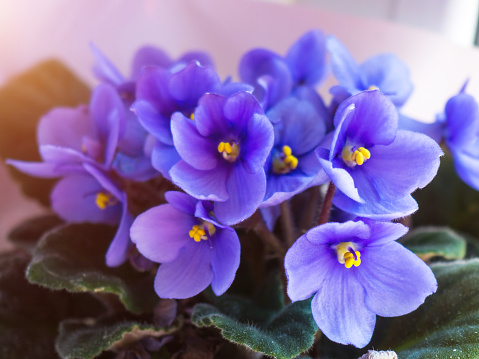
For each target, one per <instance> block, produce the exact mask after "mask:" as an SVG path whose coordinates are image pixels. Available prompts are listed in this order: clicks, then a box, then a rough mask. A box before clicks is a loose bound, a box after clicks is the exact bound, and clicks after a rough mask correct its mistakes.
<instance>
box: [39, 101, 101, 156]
mask: <svg viewBox="0 0 479 359" xmlns="http://www.w3.org/2000/svg"><path fill="white" fill-rule="evenodd" d="M94 135H95V132H94V129H93V127H92V124H91V121H90V118H89V115H88V107H86V106H79V107H77V108H75V109H72V108H61V107H59V108H55V109H53V110H51V111H50V112H48V113H47V114H46V115H45V116H43V117H42V118H41V119H40V122H39V124H38V131H37V140H38V144H39V145H40V146H42V145H54V146H60V147H67V148H71V149H74V150H77V151H79V152H81V151H82V144H83V138H84V137H85V136H89V137H94Z"/></svg>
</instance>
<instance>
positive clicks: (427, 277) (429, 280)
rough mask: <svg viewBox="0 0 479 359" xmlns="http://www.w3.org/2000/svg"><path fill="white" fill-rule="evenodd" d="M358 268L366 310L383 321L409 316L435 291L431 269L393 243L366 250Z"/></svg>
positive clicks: (434, 280) (435, 285)
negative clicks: (408, 314) (363, 290)
mask: <svg viewBox="0 0 479 359" xmlns="http://www.w3.org/2000/svg"><path fill="white" fill-rule="evenodd" d="M366 249H367V250H364V251H363V252H362V253H361V265H360V266H359V267H358V269H359V270H358V273H359V274H360V281H361V284H362V286H363V287H364V289H365V290H366V306H367V307H368V309H369V310H371V311H372V312H374V313H376V314H378V315H380V316H383V317H394V316H399V315H404V314H407V313H410V312H412V311H413V310H415V309H416V308H417V307H418V306H420V305H421V304H422V303H423V302H424V299H425V298H426V297H427V296H428V295H431V294H433V293H434V292H435V291H436V289H437V282H436V278H434V274H433V273H432V271H431V269H430V268H429V267H428V266H427V265H426V263H424V262H423V261H422V260H421V259H419V258H418V257H417V256H416V255H415V254H414V253H412V252H411V251H409V250H407V249H406V248H404V247H403V246H402V245H401V244H399V243H397V242H390V243H388V244H385V245H383V246H378V247H368V248H366Z"/></svg>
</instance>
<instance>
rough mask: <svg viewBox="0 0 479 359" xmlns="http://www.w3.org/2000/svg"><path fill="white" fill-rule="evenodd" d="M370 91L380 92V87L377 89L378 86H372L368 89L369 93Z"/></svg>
mask: <svg viewBox="0 0 479 359" xmlns="http://www.w3.org/2000/svg"><path fill="white" fill-rule="evenodd" d="M370 90H379V87H377V86H376V85H371V86H369V87H368V91H370Z"/></svg>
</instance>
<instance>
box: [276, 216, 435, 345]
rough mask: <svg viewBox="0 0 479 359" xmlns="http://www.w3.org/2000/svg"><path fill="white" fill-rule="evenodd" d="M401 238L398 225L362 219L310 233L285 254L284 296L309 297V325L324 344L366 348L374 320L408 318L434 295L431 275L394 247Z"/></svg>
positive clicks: (402, 231) (402, 230) (409, 254)
mask: <svg viewBox="0 0 479 359" xmlns="http://www.w3.org/2000/svg"><path fill="white" fill-rule="evenodd" d="M406 232H407V228H406V227H404V226H403V225H401V224H397V223H387V222H375V221H371V220H367V219H362V220H357V221H355V222H352V221H349V222H346V223H326V224H323V225H321V226H318V227H316V228H313V229H311V230H310V231H309V232H307V233H306V234H305V235H303V236H301V237H300V238H299V239H298V240H297V241H296V242H295V243H294V244H293V246H292V247H291V248H290V249H289V251H288V253H287V254H286V258H285V268H286V275H287V277H288V296H289V297H290V298H291V300H292V301H298V300H305V299H307V298H309V297H311V296H312V295H314V298H313V300H312V302H311V310H312V313H313V316H314V320H315V321H316V323H317V324H318V327H319V329H320V330H321V331H322V332H323V333H324V334H325V335H326V336H327V337H328V338H329V339H331V340H333V341H335V342H338V343H341V344H353V345H355V346H356V347H360V348H362V347H364V346H366V345H367V344H368V343H369V341H370V340H371V336H372V334H373V330H374V325H375V323H376V315H380V316H382V317H394V316H400V315H404V314H407V313H409V312H411V311H413V310H415V309H416V308H417V307H418V306H419V305H421V304H422V303H423V302H424V300H425V298H426V297H427V296H428V295H430V294H432V293H434V292H435V291H436V289H437V282H436V279H435V278H434V274H433V273H432V271H431V269H430V268H429V267H428V266H427V265H426V264H425V263H424V262H423V261H422V260H420V259H419V258H418V257H417V256H416V255H415V254H413V253H412V252H410V251H409V250H407V249H406V248H404V247H403V246H402V245H401V244H399V243H397V242H395V239H397V238H399V237H401V236H402V235H404V234H405V233H406Z"/></svg>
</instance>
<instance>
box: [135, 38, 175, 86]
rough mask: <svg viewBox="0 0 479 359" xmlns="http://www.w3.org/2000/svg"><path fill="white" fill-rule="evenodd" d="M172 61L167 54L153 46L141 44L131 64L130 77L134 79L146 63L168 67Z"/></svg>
mask: <svg viewBox="0 0 479 359" xmlns="http://www.w3.org/2000/svg"><path fill="white" fill-rule="evenodd" d="M171 64H172V61H171V59H170V57H169V56H168V54H167V53H166V52H164V51H163V50H161V49H159V48H157V47H154V46H143V47H141V48H140V49H138V51H137V52H136V53H135V57H134V58H133V62H132V66H131V78H132V79H133V80H136V79H137V78H138V77H139V76H140V73H141V70H142V69H143V68H144V67H145V66H148V65H153V66H159V67H164V68H169V67H170V66H171Z"/></svg>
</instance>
